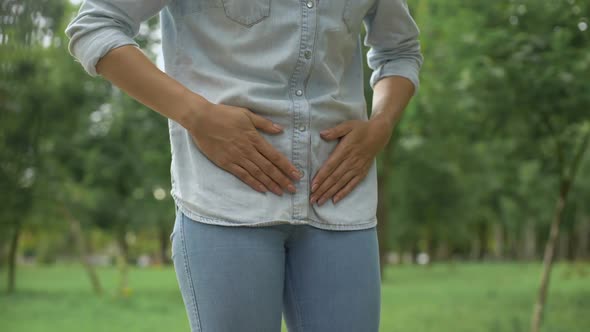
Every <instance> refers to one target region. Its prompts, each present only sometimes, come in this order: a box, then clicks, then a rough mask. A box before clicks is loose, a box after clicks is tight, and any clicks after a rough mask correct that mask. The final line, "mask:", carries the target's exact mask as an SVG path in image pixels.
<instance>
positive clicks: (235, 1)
mask: <svg viewBox="0 0 590 332" xmlns="http://www.w3.org/2000/svg"><path fill="white" fill-rule="evenodd" d="M270 1H271V0H222V2H223V10H224V11H225V15H226V16H227V17H228V18H230V19H231V20H233V21H235V22H237V23H239V24H241V25H244V26H247V27H251V26H253V25H255V24H256V23H259V22H261V21H263V20H264V19H266V18H267V17H268V16H270Z"/></svg>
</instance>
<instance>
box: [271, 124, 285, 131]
mask: <svg viewBox="0 0 590 332" xmlns="http://www.w3.org/2000/svg"><path fill="white" fill-rule="evenodd" d="M272 126H273V127H275V128H277V129H279V130H283V127H282V126H281V125H280V124H278V123H273V124H272Z"/></svg>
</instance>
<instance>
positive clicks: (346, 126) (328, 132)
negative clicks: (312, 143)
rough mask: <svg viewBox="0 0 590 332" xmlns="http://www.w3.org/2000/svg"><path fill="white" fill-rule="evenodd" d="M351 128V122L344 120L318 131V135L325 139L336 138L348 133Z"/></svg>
mask: <svg viewBox="0 0 590 332" xmlns="http://www.w3.org/2000/svg"><path fill="white" fill-rule="evenodd" d="M351 130H352V122H351V121H344V122H342V123H339V124H338V125H337V126H335V127H332V128H328V129H324V130H322V131H320V135H321V136H322V137H323V138H324V139H327V140H331V139H336V138H338V137H342V136H344V135H346V134H348V133H349V132H350V131H351Z"/></svg>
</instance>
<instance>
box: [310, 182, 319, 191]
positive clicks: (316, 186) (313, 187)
mask: <svg viewBox="0 0 590 332" xmlns="http://www.w3.org/2000/svg"><path fill="white" fill-rule="evenodd" d="M316 189H318V184H317V183H314V184H312V185H311V191H312V192H314V191H315V190H316Z"/></svg>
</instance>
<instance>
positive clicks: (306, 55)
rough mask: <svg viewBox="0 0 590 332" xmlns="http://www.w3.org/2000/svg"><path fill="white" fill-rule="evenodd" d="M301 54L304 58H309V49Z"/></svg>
mask: <svg viewBox="0 0 590 332" xmlns="http://www.w3.org/2000/svg"><path fill="white" fill-rule="evenodd" d="M303 55H304V56H305V58H306V59H309V58H311V51H310V50H307V51H305V52H304V53H303Z"/></svg>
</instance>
